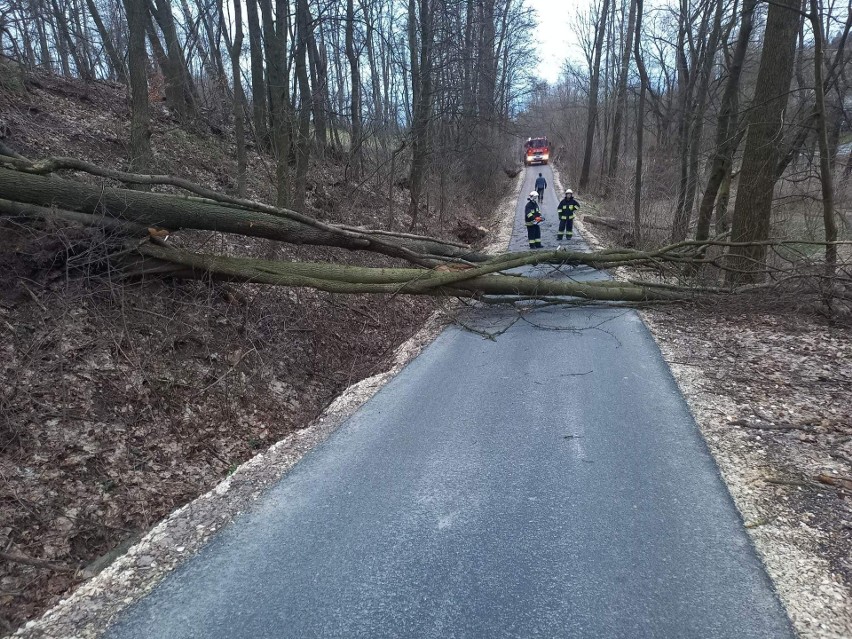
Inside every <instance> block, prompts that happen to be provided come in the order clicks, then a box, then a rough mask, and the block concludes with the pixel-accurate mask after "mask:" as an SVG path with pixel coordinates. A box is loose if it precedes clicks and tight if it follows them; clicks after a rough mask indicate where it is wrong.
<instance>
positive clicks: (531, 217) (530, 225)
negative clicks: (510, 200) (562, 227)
mask: <svg viewBox="0 0 852 639" xmlns="http://www.w3.org/2000/svg"><path fill="white" fill-rule="evenodd" d="M527 199H528V200H529V201H528V202H527V206H526V208H525V209H524V224H526V226H527V237H528V238H529V240H530V248H531V249H540V248H541V227H540V226H539V224H541V223H542V222H544V218H543V217H542V216H541V209H540V208H539V207H538V193H537V192H536V191H533V192H532V193H530V195H529V197H528V198H527Z"/></svg>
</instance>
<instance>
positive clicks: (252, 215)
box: [0, 168, 488, 262]
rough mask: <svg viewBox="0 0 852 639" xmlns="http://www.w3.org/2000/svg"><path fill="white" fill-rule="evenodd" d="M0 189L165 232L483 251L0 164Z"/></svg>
mask: <svg viewBox="0 0 852 639" xmlns="http://www.w3.org/2000/svg"><path fill="white" fill-rule="evenodd" d="M0 193H3V195H4V197H5V198H7V199H8V200H13V201H15V202H22V203H28V204H35V205H37V206H43V207H50V206H56V207H58V208H61V209H67V210H71V211H81V212H85V213H89V214H96V215H108V216H112V217H115V218H118V219H120V220H125V221H128V222H133V223H136V224H142V225H145V226H148V227H161V228H166V229H168V230H170V231H177V230H179V229H196V230H205V231H219V232H222V233H236V234H240V235H245V236H248V237H260V238H265V239H270V240H276V241H280V242H288V243H291V244H308V245H320V246H332V247H338V248H344V249H349V250H363V251H372V252H377V253H382V254H384V255H389V256H391V257H399V258H401V259H407V260H410V259H411V255H410V253H412V252H414V253H417V254H418V255H422V256H426V257H429V256H437V257H443V258H457V259H464V260H467V261H483V260H485V259H488V256H485V255H482V254H479V253H476V252H474V251H472V250H471V249H469V248H467V247H464V246H460V245H458V244H452V243H447V242H442V241H437V240H433V239H432V238H414V237H412V236H400V235H397V234H390V235H383V234H380V233H378V232H376V233H373V232H371V231H369V230H358V229H349V228H344V227H335V226H333V225H327V224H323V223H320V222H315V221H313V220H311V219H310V218H308V217H307V216H299V215H298V213H296V212H290V213H292V214H293V215H292V216H290V215H289V214H288V216H287V217H282V215H281V214H283V213H285V212H286V211H283V210H282V211H281V212H280V213H281V214H272V213H268V212H264V211H265V210H269V207H264V211H259V210H250V209H245V208H238V207H236V206H233V205H229V204H223V203H218V202H214V201H212V200H210V199H209V198H198V197H194V198H187V197H180V196H174V195H168V194H164V193H142V192H139V191H129V190H126V189H116V188H110V187H103V186H100V185H89V184H84V183H81V182H76V181H71V180H64V179H61V178H57V177H47V176H43V175H34V174H31V173H25V172H22V171H15V170H10V169H5V168H0ZM259 206H260V205H259ZM294 218H296V219H294ZM299 219H301V220H303V221H299ZM425 261H427V260H424V262H425Z"/></svg>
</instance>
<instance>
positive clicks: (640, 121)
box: [633, 0, 649, 246]
mask: <svg viewBox="0 0 852 639" xmlns="http://www.w3.org/2000/svg"><path fill="white" fill-rule="evenodd" d="M643 10H644V0H636V34H635V36H634V39H633V57H634V58H635V59H636V67H637V68H638V69H639V105H638V107H637V113H638V117H637V118H636V176H635V180H634V185H633V244H634V246H640V244H641V242H642V170H643V166H642V163H643V160H644V156H643V154H644V151H645V149H644V144H645V93H646V90H647V87H648V84H649V81H648V71H647V70H646V69H645V61H644V60H643V59H642V49H641V46H640V43H641V40H642V12H643Z"/></svg>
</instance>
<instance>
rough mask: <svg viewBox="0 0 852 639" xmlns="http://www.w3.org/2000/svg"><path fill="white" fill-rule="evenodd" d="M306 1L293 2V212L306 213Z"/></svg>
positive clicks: (308, 144) (308, 153)
mask: <svg viewBox="0 0 852 639" xmlns="http://www.w3.org/2000/svg"><path fill="white" fill-rule="evenodd" d="M310 24H311V15H310V9H309V7H308V0H297V1H296V53H295V55H296V80H297V81H298V83H299V129H298V136H297V138H296V180H295V199H294V201H293V205H294V208H295V209H296V210H297V211H303V210H304V209H305V197H306V195H307V179H308V163H309V162H310V159H311V107H312V106H313V102H312V100H311V83H310V80H309V79H308V66H307V54H308V40H309V38H310V31H311V26H310Z"/></svg>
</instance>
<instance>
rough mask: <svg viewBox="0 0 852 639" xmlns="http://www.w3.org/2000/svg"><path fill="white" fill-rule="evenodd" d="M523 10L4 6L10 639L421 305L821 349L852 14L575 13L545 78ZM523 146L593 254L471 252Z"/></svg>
mask: <svg viewBox="0 0 852 639" xmlns="http://www.w3.org/2000/svg"><path fill="white" fill-rule="evenodd" d="M533 4H534V3H533V2H531V1H529V0H0V329H2V331H3V333H2V334H3V335H4V339H3V343H2V350H0V360H2V361H0V366H2V377H0V379H2V380H3V384H2V390H0V476H2V490H0V505H2V512H3V515H2V518H0V545H2V548H0V558H2V559H3V562H4V563H3V566H2V568H0V629H4V630H8V631H12V630H14V629H15V628H16V627H18V626H19V625H20V624H22V623H24V622H25V621H26V620H28V619H32V618H34V617H35V616H37V615H38V614H39V613H41V612H43V611H44V610H45V609H46V608H47V607H48V606H49V605H50V604H51V603H53V602H55V601H57V600H58V599H59V598H60V597H61V596H62V595H63V593H65V592H67V590H68V589H69V588H71V587H73V586H74V585H76V584H78V583H80V582H81V581H82V580H83V579H85V578H87V577H88V576H91V575H92V574H95V573H96V572H97V571H98V570H99V569H100V566H102V565H105V562H107V561H108V560H109V559H110V557H112V556H113V553H114V552H115V551H116V549H121V548H126V545H127V544H129V543H131V542H132V540H134V539H137V538H138V535H139V534H141V533H142V532H143V531H145V530H147V529H149V528H150V526H151V525H152V524H153V523H154V522H156V521H158V520H159V519H160V518H161V517H163V516H165V515H166V514H168V513H169V512H171V511H172V510H173V509H174V508H176V507H178V506H180V505H182V504H185V503H187V502H188V501H189V500H191V499H193V498H194V497H196V496H197V495H199V494H202V493H203V492H204V491H206V490H209V489H210V488H211V487H212V486H214V485H215V484H216V482H217V481H219V480H220V479H221V478H222V477H224V476H226V475H227V474H228V473H230V472H232V470H233V469H234V468H235V467H236V466H237V465H239V464H240V463H241V462H243V461H245V460H246V459H249V458H250V457H252V455H254V454H256V452H257V451H258V450H259V449H260V448H261V447H263V446H266V445H269V444H271V443H272V442H274V441H278V440H279V439H281V438H282V437H284V436H285V435H287V434H288V433H292V432H295V431H297V430H298V429H301V428H303V427H305V426H306V425H307V424H309V423H311V421H312V420H313V419H315V418H316V417H317V416H318V415H320V414H322V411H323V410H324V409H325V408H326V407H327V406H328V405H329V404H330V402H331V401H332V400H333V398H334V397H336V396H337V395H338V394H339V392H340V391H341V390H343V389H345V388H347V387H349V386H350V385H351V384H353V383H355V382H357V381H359V380H362V379H366V378H370V376H372V375H374V374H376V373H377V372H379V371H381V370H383V368H382V367H383V366H384V364H385V363H386V362H387V360H388V357H389V354H390V353H392V352H393V350H394V348H396V347H397V346H398V345H399V344H400V343H402V342H404V341H405V340H406V339H408V338H409V337H410V336H411V335H412V334H413V333H414V332H415V331H416V330H417V329H418V328H419V327H420V326H421V325H422V324H423V322H424V321H425V320H426V319H427V318H428V317H429V316H430V314H431V313H432V312H433V311H434V310H435V309H436V308H440V309H441V310H443V311H444V312H445V313H446V314H447V315H448V316H449V317H450V318H451V319H450V320H449V321H454V320H458V312H459V310H458V309H459V308H464V309H467V308H470V307H475V308H480V307H481V305H482V304H485V303H488V304H494V305H510V307H511V308H510V311H511V312H518V313H519V314H520V313H523V312H524V309H525V308H527V305H528V304H530V302H531V301H539V302H541V303H543V304H546V305H552V306H557V305H560V306H570V305H585V304H590V303H595V302H617V303H625V304H629V305H634V306H641V307H643V308H650V307H654V308H657V307H662V306H663V305H670V304H672V303H674V304H679V303H681V302H684V301H688V302H690V303H691V304H695V305H696V306H695V307H692V306H689V307H684V306H674V307H672V308H677V309H680V310H676V311H672V312H673V313H683V316H686V317H687V320H683V322H684V323H686V324H689V323H690V322H693V321H695V322H698V321H699V320H697V319H696V317H697V313H696V314H695V316H693V314H692V310H691V309H693V308H702V309H705V310H707V309H709V310H710V311H711V312H715V311H718V313H719V315H718V318H715V317H714V319H713V320H706V318H705V319H704V320H701V321H703V322H705V325H708V326H714V327H715V328H713V331H715V332H717V333H718V334H720V335H722V334H724V332H725V325H726V324H728V321H727V319H726V318H727V316H726V315H724V313H727V312H729V311H731V309H737V312H739V311H740V310H742V311H744V312H751V311H754V313H758V312H763V311H765V310H766V309H770V310H771V311H772V312H773V313H777V317H784V316H786V315H787V314H790V313H792V314H791V315H790V317H792V318H794V319H793V320H791V321H794V322H795V323H798V322H799V321H800V319H801V318H802V317H808V318H813V317H817V318H819V321H820V322H825V324H824V325H823V324H821V325H820V326H821V327H823V328H824V327H828V328H826V329H825V330H826V331H828V332H829V333H830V334H831V340H834V339H835V338H837V340H836V341H831V340H829V339H826V340H820V339H817V337H813V340H814V341H815V342H817V343H816V345H815V346H814V347H813V348H814V350H818V349H819V347H820V345H819V342H820V341H821V342H822V343H829V342H831V344H832V346H831V348H832V349H836V352H837V353H839V352H841V350H842V348H844V346H843V344H844V343H845V342H843V340H842V339H840V338H838V337H837V335H836V334H834V333H831V331H833V330H834V329H835V328H836V327H838V326H848V324H849V322H850V321H852V228H850V226H852V93H850V80H852V78H850V74H852V64H850V60H852V52H850V45H849V43H848V41H849V37H850V29H852V11H851V10H850V8H849V6H848V3H844V2H843V1H842V0H841V1H839V2H838V1H835V0H669V1H658V2H651V1H649V0H589V1H588V2H586V3H577V5H576V7H575V8H574V10H573V14H572V17H571V18H570V22H569V23H567V24H566V25H565V28H564V29H563V33H564V39H565V41H564V49H565V62H564V65H563V66H562V68H561V69H560V73H559V80H558V81H555V82H546V81H544V80H542V79H541V78H540V77H539V76H538V75H537V64H538V55H539V49H540V44H541V43H540V41H539V39H540V37H541V36H540V31H539V22H538V20H539V18H538V16H537V14H536V12H535V9H534V6H533ZM551 45H552V43H551ZM560 46H562V45H560ZM539 136H547V138H548V139H549V140H550V143H551V145H552V153H551V163H552V164H553V168H555V169H556V170H557V171H558V172H559V174H560V176H561V184H562V185H563V186H564V187H570V188H572V189H573V190H574V192H575V193H576V195H577V198H578V199H579V200H580V202H581V214H582V215H581V216H580V217H581V219H582V223H583V224H584V225H585V226H584V228H587V229H589V230H593V231H594V232H596V233H600V234H601V235H602V236H603V237H605V238H606V240H607V241H606V242H605V244H604V246H603V247H601V248H596V249H594V250H588V251H587V250H585V249H584V250H579V249H576V250H575V248H576V247H574V248H571V249H570V250H546V251H537V252H516V253H509V252H504V249H505V247H501V248H500V249H499V250H498V251H496V252H495V251H493V250H487V247H486V244H487V243H488V241H489V240H493V235H494V233H495V232H496V230H497V229H498V227H499V226H500V225H501V224H502V223H505V222H506V220H505V219H503V218H505V217H506V215H507V211H506V210H504V209H501V208H500V207H501V206H503V205H505V202H506V201H510V202H511V204H510V208H511V210H510V211H508V215H511V214H513V213H514V212H515V208H514V207H515V204H516V202H515V200H516V199H517V196H518V189H519V188H520V184H521V180H522V179H523V172H524V170H525V169H523V168H522V147H523V143H524V141H525V140H527V139H528V138H529V137H539ZM510 224H511V222H510ZM530 265H550V266H552V268H554V269H559V268H562V267H569V268H570V267H572V266H580V265H588V266H591V267H595V268H602V269H611V270H612V272H617V273H619V276H618V277H617V278H615V279H612V280H600V281H597V280H595V281H589V282H583V281H579V280H573V279H571V278H536V277H530V276H527V275H519V274H518V273H517V271H516V270H515V271H513V272H512V273H511V274H510V273H509V271H512V270H513V269H517V268H518V267H521V266H530ZM622 267H624V268H622ZM666 308H668V306H667V307H666ZM684 308H687V309H690V310H686V311H684V310H682V309H684ZM800 311H801V313H802V314H801V315H799V314H796V313H798V312H800ZM773 321H774V320H773ZM808 321H810V319H809V320H808ZM802 322H803V325H804V320H802ZM733 325H734V323H731V326H733ZM820 330H822V328H821V329H820ZM813 335H814V336H818V335H823V333H819V332H817V331H814V333H813ZM486 337H489V336H488V335H486ZM490 337H493V335H492V336H490ZM731 339H733V338H731ZM753 341H754V342H756V343H759V342H760V340H759V339H757V338H754V340H753ZM799 341H801V340H796V341H795V343H799ZM838 344H839V345H838ZM847 347H848V345H847ZM728 348H729V352H731V353H736V352H737V351H738V347H737V346H736V345H731V344H728ZM791 348H792V347H791ZM809 348H810V347H809ZM832 352H835V351H832ZM833 357H834V356H833V355H832V356H831V357H828V356H826V360H825V361H833V359H832V358H833ZM708 361H709V358H708ZM778 361H781V360H778ZM714 365H715V364H714ZM779 365H780V364H779ZM847 372H848V369H847ZM720 375H721V373H720ZM832 379H833V381H830V382H824V380H822V378H820V380H821V381H819V383H820V384H822V383H826V384H828V383H832V384H834V383H836V384H838V385H841V386H838V388H843V389H846V388H848V383H849V381H848V376H847V377H842V376H840V377H836V378H832ZM773 383H774V382H773ZM814 384H816V385H817V386H818V384H817V382H814ZM844 385H845V386H844ZM775 388H776V389H777V388H778V386H775ZM832 388H834V387H833V386H832ZM822 389H823V387H822V386H820V387H819V392H817V391H814V396H820V397H822V396H824V394H825V393H824V392H823V390H822ZM732 392H733V391H732ZM832 392H834V391H832ZM820 393H823V394H822V395H820ZM837 396H838V397H839V396H840V395H839V392H838V394H837ZM839 406H840V409H841V412H842V404H840V405H839ZM835 417H836V416H831V419H832V420H835ZM827 419H828V418H826V420H827ZM826 420H823V422H824V423H823V422H819V421H818V420H816V421H815V422H814V423H818V424H823V425H822V426H819V428H824V429H828V430H830V429H831V428H835V427H836V430H837V439H836V440H835V439H831V446H834V444H835V443H837V442H839V443H837V446H838V448H836V450H835V449H832V450H834V452H835V453H836V454H837V455H847V456H848V454H849V453H844V452H842V451H840V448H839V446H842V445H845V444H844V442H847V443H848V441H849V439H848V437H847V435H846V431H845V430H842V428H841V426H842V424H841V425H837V424H840V421H839V418H838V419H837V420H835V421H836V424H835V421H830V420H829V421H826ZM761 423H762V422H761ZM199 424H203V427H199V426H198V425H199ZM826 424H827V425H826ZM235 425H236V426H235ZM796 428H798V427H796ZM807 428H810V426H807ZM814 428H816V427H814ZM828 430H827V431H826V432H828ZM841 431H842V432H841ZM831 433H832V435H831V437H834V431H831ZM810 434H811V431H808V436H810ZM843 437H846V439H845V440H843V441H841V439H842V438H843ZM837 451H840V452H837ZM837 459H841V457H838V458H837ZM842 459H848V457H842ZM843 463H846V462H843ZM846 481H848V480H846ZM847 488H848V487H847ZM844 490H847V489H846V488H844ZM847 502H848V500H847ZM826 517H828V515H826ZM829 518H830V517H829ZM832 521H833V520H832ZM834 523H835V524H837V526H841V524H839V523H837V522H834ZM844 530H848V529H844ZM838 534H839V533H838ZM843 534H845V535H846V537H845V539H846V542H845V543H846V544H847V545H846V546H843V545H842V544H837V545H836V546H835V548H836V549H840V551H838V552H837V556H838V557H840V555H842V554H843V553H842V550H843V549H844V548H848V532H845V533H843ZM837 562H839V564H842V565H844V566H847V568H845V569H847V570H848V555H847V556H845V558H844V557H840V559H837ZM843 562H846V563H843Z"/></svg>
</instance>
